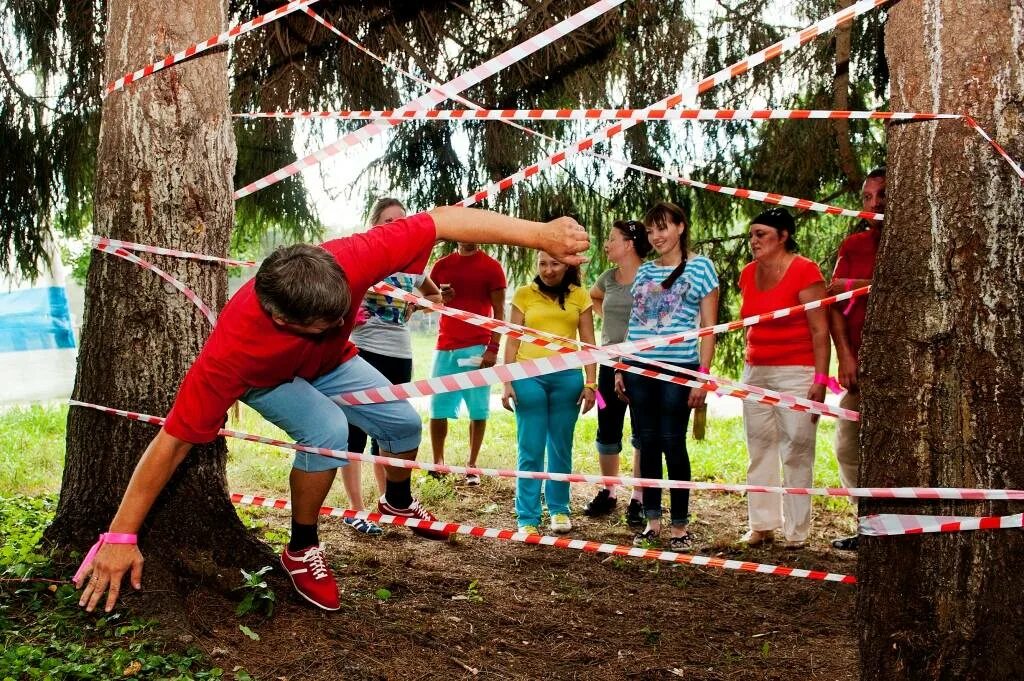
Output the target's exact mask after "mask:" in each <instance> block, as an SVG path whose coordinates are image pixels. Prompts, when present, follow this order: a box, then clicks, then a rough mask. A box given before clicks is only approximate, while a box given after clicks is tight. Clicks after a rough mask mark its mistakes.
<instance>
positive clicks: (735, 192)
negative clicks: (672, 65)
mask: <svg viewBox="0 0 1024 681" xmlns="http://www.w3.org/2000/svg"><path fill="white" fill-rule="evenodd" d="M305 11H306V14H308V15H310V16H311V17H313V18H314V19H315V20H316V21H318V22H319V23H321V24H322V25H324V26H325V27H326V28H327V29H328V30H330V31H332V32H333V33H334V34H335V35H337V36H338V37H340V38H341V39H342V40H344V41H345V42H347V43H348V44H349V45H352V46H353V47H355V48H356V49H358V50H360V51H362V52H364V53H365V54H367V55H369V56H370V57H371V58H373V59H375V60H376V61H378V62H379V63H380V64H381V65H383V66H384V67H385V68H388V69H391V70H393V71H396V72H397V73H400V74H402V75H403V76H406V77H407V78H409V79H411V80H413V81H415V82H416V83H419V84H420V85H423V86H424V87H428V88H433V89H440V90H442V91H443V90H444V86H443V85H438V84H436V83H430V82H427V81H425V80H422V79H421V78H418V77H417V76H415V75H413V74H411V73H409V72H408V71H405V70H403V69H401V68H399V67H397V66H393V65H392V64H390V63H388V62H387V61H385V60H384V59H382V58H381V57H380V56H378V55H377V54H375V53H373V52H372V51H370V50H368V49H366V48H365V47H363V46H362V45H360V44H359V43H358V42H356V41H355V40H353V39H352V38H350V37H349V36H347V35H345V34H344V33H342V32H341V31H339V30H338V29H337V28H335V27H334V26H333V25H332V24H331V23H330V22H329V21H327V20H326V19H324V18H323V17H321V16H320V15H319V14H317V13H316V12H314V11H313V10H311V9H309V8H307V9H306V10H305ZM444 94H445V95H447V96H448V98H449V99H453V100H455V101H457V102H459V103H461V104H464V105H466V106H468V107H469V108H470V109H473V110H474V111H481V110H483V107H481V106H480V105H479V104H476V103H474V102H472V101H469V100H467V99H465V98H464V97H462V96H460V95H458V94H457V93H452V92H447V91H445V92H444ZM390 111H391V113H395V112H398V111H400V110H398V109H394V110H390ZM431 111H436V109H423V110H419V111H413V110H406V111H402V114H401V115H402V116H403V117H404V116H407V115H408V116H416V115H420V113H421V112H427V113H428V114H429V112H431ZM633 111H643V110H642V109H633ZM661 111H672V112H674V111H677V110H675V109H661ZM679 111H681V112H685V111H693V110H692V109H691V110H679ZM716 113H718V112H716ZM816 113H832V112H816ZM858 113H859V112H858ZM879 113H880V114H881V115H884V113H885V112H879ZM238 115H241V116H244V115H246V114H238ZM257 115H259V114H257ZM897 115H906V114H897ZM920 115H929V114H920ZM939 115H945V114H939ZM499 120H500V121H501V122H502V123H505V124H506V125H510V126H512V127H514V128H517V129H519V130H522V131H523V132H526V133H528V134H530V135H533V136H535V137H540V138H541V139H545V140H547V141H549V142H554V143H556V144H563V142H561V141H560V140H558V139H556V138H554V137H551V136H549V135H545V134H543V133H541V132H539V131H537V130H533V129H531V128H527V127H525V126H522V125H519V124H517V123H515V122H513V121H511V120H505V119H499ZM583 153H585V154H587V155H589V156H593V157H594V158H599V159H602V160H604V161H606V162H608V163H612V164H615V165H619V166H621V167H625V168H630V169H633V170H636V171H639V172H642V173H647V174H649V175H653V176H655V177H660V178H663V179H666V180H669V181H671V182H677V183H679V184H683V185H685V186H690V187H695V188H697V189H705V190H707V191H717V192H719V193H722V194H729V195H732V196H737V197H739V198H743V199H750V200H753V201H761V202H763V203H770V204H776V205H785V206H794V207H796V208H801V209H804V210H814V211H818V212H827V213H830V214H832V215H844V216H847V217H855V218H861V219H867V220H879V221H880V220H883V219H884V217H885V216H884V215H882V214H881V213H869V212H866V211H853V210H847V209H845V208H840V207H838V206H829V205H827V204H822V203H818V202H816V201H810V200H807V199H797V198H793V197H789V196H782V195H778V194H772V193H770V192H760V191H754V190H749V189H738V188H734V187H720V186H718V185H711V184H705V183H703V182H697V181H695V180H688V179H685V178H680V177H673V176H670V175H667V174H665V173H662V172H660V171H657V170H652V169H650V168H646V167H643V166H638V165H635V164H633V163H627V162H625V161H620V160H619V159H615V158H612V157H609V156H606V155H604V154H600V153H597V152H596V151H594V150H593V149H587V150H585V151H584V152H583Z"/></svg>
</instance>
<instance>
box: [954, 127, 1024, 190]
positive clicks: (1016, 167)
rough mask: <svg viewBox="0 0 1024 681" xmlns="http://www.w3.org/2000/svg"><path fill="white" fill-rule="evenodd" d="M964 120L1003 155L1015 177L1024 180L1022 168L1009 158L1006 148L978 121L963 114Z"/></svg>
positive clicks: (1023, 169)
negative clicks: (1015, 174)
mask: <svg viewBox="0 0 1024 681" xmlns="http://www.w3.org/2000/svg"><path fill="white" fill-rule="evenodd" d="M964 122H965V123H967V126H968V127H971V128H974V130H975V131H976V132H977V133H978V134H979V135H981V136H982V137H983V138H984V139H985V140H986V141H988V143H989V144H991V145H992V148H993V149H995V150H996V152H997V153H998V154H999V155H1000V156H1002V157H1003V160H1005V161H1006V162H1007V163H1009V164H1010V167H1011V168H1013V172H1015V173H1017V177H1019V178H1020V179H1021V181H1024V168H1021V167H1020V164H1019V163H1017V162H1016V161H1014V160H1013V159H1012V158H1010V155H1009V154H1008V153H1006V150H1005V149H1003V147H1002V146H1000V145H999V144H998V143H997V142H996V141H995V140H994V139H992V137H990V136H989V134H988V133H987V132H985V130H984V129H983V128H982V127H981V126H980V125H978V122H977V121H976V120H974V119H973V118H971V117H970V116H964Z"/></svg>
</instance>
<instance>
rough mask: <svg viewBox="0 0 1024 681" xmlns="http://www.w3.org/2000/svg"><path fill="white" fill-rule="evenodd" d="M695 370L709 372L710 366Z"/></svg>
mask: <svg viewBox="0 0 1024 681" xmlns="http://www.w3.org/2000/svg"><path fill="white" fill-rule="evenodd" d="M697 371H698V372H700V373H702V374H710V373H711V367H701V368H699V369H697Z"/></svg>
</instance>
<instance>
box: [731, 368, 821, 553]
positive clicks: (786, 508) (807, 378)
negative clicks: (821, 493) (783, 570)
mask: <svg viewBox="0 0 1024 681" xmlns="http://www.w3.org/2000/svg"><path fill="white" fill-rule="evenodd" d="M743 382H744V383H749V384H751V385H756V386H760V387H762V388H770V389H771V390H777V391H779V392H786V393H791V394H793V395H797V396H799V397H804V396H805V395H807V391H808V389H810V387H811V384H812V383H813V382H814V367H809V366H750V365H747V366H746V367H745V369H744V371H743ZM743 426H744V431H745V432H746V438H747V452H748V453H749V455H750V465H749V467H748V468H747V483H749V484H751V485H772V486H778V485H782V486H785V487H810V486H811V485H812V483H813V481H814V448H815V440H816V437H817V432H818V424H817V423H816V422H814V421H812V420H811V415H810V414H807V413H801V412H797V411H792V410H790V409H783V408H779V407H772V406H768V405H762V404H757V403H754V402H748V401H744V402H743ZM747 507H748V513H749V519H750V529H752V530H758V531H761V532H765V531H770V530H777V529H780V528H782V530H783V532H784V534H785V537H786V540H787V541H805V540H806V539H807V535H808V533H809V532H810V529H811V498H810V497H809V496H806V495H793V494H765V493H753V494H748V495H747Z"/></svg>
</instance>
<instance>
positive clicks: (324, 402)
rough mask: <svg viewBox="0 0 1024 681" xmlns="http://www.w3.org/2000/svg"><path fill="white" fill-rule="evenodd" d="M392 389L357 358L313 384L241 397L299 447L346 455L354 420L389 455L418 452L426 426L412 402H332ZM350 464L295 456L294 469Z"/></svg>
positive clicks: (299, 382) (263, 390)
mask: <svg viewBox="0 0 1024 681" xmlns="http://www.w3.org/2000/svg"><path fill="white" fill-rule="evenodd" d="M388 385H391V383H390V382H389V381H388V379H386V378H384V375H383V374H381V373H380V372H379V371H378V370H377V369H374V368H373V367H372V366H370V364H369V363H368V362H367V361H366V360H365V359H363V358H361V357H353V358H352V359H350V360H349V361H347V362H343V363H342V364H339V365H338V367H337V368H336V369H335V370H334V371H332V372H330V373H328V374H324V375H323V376H320V377H319V378H316V379H314V380H313V381H312V382H310V381H307V380H305V379H303V378H295V379H293V380H292V381H290V382H288V383H282V384H281V385H277V386H274V387H273V388H254V389H252V390H250V391H248V392H247V393H245V395H243V396H242V401H243V402H245V403H246V404H247V405H249V406H250V407H252V408H253V409H255V410H256V411H258V412H259V413H260V414H261V415H262V416H263V418H265V419H267V420H268V421H270V422H271V423H273V424H274V425H275V426H277V427H278V428H280V429H281V430H283V431H284V432H286V433H288V435H289V436H290V437H291V438H292V439H293V440H295V442H297V443H298V444H302V445H308V446H310V447H326V448H328V449H337V450H341V451H346V450H347V449H348V430H349V429H348V424H349V423H350V422H351V423H352V424H353V425H355V426H358V427H359V428H361V429H362V430H364V431H365V432H367V433H369V435H370V437H372V438H373V439H374V440H376V441H377V442H379V443H380V447H381V449H383V450H384V451H385V452H388V453H400V452H408V451H412V450H414V449H418V448H419V446H420V434H421V432H422V430H423V424H422V423H421V421H420V417H419V414H417V413H416V410H415V409H413V408H412V406H411V405H410V404H409V403H408V402H406V401H404V400H400V401H397V402H383V403H380V404H360V405H349V404H340V403H337V402H335V401H334V400H333V398H334V397H337V396H338V395H343V394H345V393H349V392H353V391H356V390H366V389H368V388H379V387H382V386H388ZM346 463H347V461H345V460H344V459H335V458H333V457H329V456H321V455H319V454H308V453H306V452H296V453H295V463H294V464H293V465H294V467H295V468H297V469H299V470H301V471H305V472H307V473H316V472H319V471H327V470H331V469H332V468H340V467H342V466H344V465H345V464H346Z"/></svg>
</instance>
